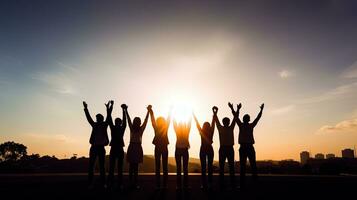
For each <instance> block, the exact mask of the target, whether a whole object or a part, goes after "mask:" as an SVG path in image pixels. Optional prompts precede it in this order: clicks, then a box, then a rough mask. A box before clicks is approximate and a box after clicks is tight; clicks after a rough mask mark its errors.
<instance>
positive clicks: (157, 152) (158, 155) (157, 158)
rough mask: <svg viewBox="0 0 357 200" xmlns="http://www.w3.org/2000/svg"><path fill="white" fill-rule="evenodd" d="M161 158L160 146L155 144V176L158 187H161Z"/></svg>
mask: <svg viewBox="0 0 357 200" xmlns="http://www.w3.org/2000/svg"><path fill="white" fill-rule="evenodd" d="M160 158H161V152H160V149H159V147H157V146H155V177H156V187H160Z"/></svg>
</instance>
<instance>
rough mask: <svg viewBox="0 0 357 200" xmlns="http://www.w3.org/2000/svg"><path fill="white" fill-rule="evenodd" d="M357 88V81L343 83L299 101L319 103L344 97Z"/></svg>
mask: <svg viewBox="0 0 357 200" xmlns="http://www.w3.org/2000/svg"><path fill="white" fill-rule="evenodd" d="M356 89H357V82H354V83H350V84H346V85H341V86H338V87H336V88H334V89H332V90H329V91H327V92H325V93H322V94H321V95H318V96H314V97H309V98H305V99H302V100H299V101H298V103H302V104H307V103H319V102H323V101H329V100H334V99H338V98H344V97H346V95H350V94H352V93H354V92H355V91H356Z"/></svg>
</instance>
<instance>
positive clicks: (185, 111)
mask: <svg viewBox="0 0 357 200" xmlns="http://www.w3.org/2000/svg"><path fill="white" fill-rule="evenodd" d="M172 116H173V119H174V120H176V121H177V122H188V121H189V119H190V118H191V116H192V105H191V104H189V103H187V102H177V103H175V104H174V105H173V111H172Z"/></svg>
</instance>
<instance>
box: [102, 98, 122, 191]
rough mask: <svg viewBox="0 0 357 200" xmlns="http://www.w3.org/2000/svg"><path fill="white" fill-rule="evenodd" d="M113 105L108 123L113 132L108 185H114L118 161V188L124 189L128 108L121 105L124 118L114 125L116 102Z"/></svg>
mask: <svg viewBox="0 0 357 200" xmlns="http://www.w3.org/2000/svg"><path fill="white" fill-rule="evenodd" d="M110 103H111V105H110V106H109V112H108V120H107V121H108V123H109V127H110V131H111V141H110V144H109V145H110V146H111V148H110V154H109V175H108V181H109V182H108V183H109V184H108V185H109V186H110V187H111V186H113V183H114V169H115V162H116V161H117V160H118V186H119V188H122V184H123V182H122V180H123V164H124V146H125V145H124V140H123V136H124V132H125V128H126V114H125V112H126V111H125V110H126V108H127V106H126V105H125V104H122V105H121V108H122V110H123V118H122V119H120V118H116V119H115V121H114V124H113V120H112V115H111V114H112V111H113V105H114V101H111V102H110Z"/></svg>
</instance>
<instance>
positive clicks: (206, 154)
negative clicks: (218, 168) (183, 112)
mask: <svg viewBox="0 0 357 200" xmlns="http://www.w3.org/2000/svg"><path fill="white" fill-rule="evenodd" d="M193 118H194V119H195V121H196V126H197V129H198V132H199V133H200V136H201V148H200V161H201V184H202V185H201V188H207V186H208V188H212V174H213V156H214V151H213V147H212V143H213V133H214V127H215V120H214V117H212V123H211V124H210V123H209V122H204V123H203V127H202V128H201V126H200V123H199V122H198V120H197V117H196V115H195V114H194V113H193ZM206 166H208V167H207V168H208V184H207V180H206Z"/></svg>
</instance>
